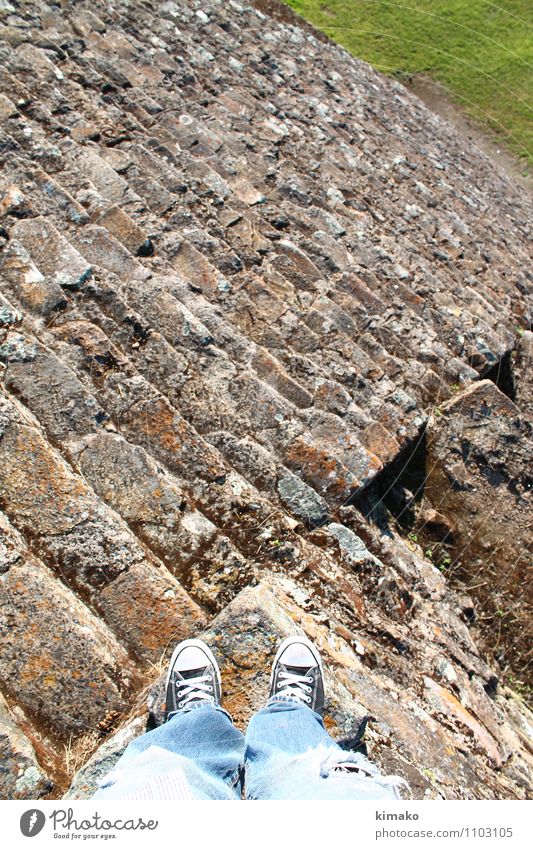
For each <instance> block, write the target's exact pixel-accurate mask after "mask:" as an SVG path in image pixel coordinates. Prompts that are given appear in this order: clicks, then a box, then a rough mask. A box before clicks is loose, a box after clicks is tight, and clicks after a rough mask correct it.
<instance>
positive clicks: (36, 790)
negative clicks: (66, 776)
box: [0, 695, 52, 799]
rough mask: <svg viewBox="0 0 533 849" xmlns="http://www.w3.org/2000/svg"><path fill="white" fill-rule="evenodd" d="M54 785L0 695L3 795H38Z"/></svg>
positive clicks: (0, 796) (0, 793)
mask: <svg viewBox="0 0 533 849" xmlns="http://www.w3.org/2000/svg"><path fill="white" fill-rule="evenodd" d="M51 787H52V782H51V781H50V779H49V778H48V777H47V776H46V775H45V774H44V773H43V771H42V769H41V768H40V766H39V763H38V761H37V758H36V756H35V751H34V749H33V746H32V744H31V743H30V741H29V740H28V738H27V737H26V736H25V735H24V734H23V732H22V731H21V729H20V728H18V727H17V725H16V724H15V723H14V722H13V720H12V718H11V717H10V715H9V710H8V707H7V705H6V702H5V699H4V698H3V696H1V695H0V799H38V798H39V797H40V796H44V794H45V793H47V792H48V791H49V790H50V789H51Z"/></svg>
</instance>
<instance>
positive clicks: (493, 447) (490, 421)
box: [424, 380, 533, 666]
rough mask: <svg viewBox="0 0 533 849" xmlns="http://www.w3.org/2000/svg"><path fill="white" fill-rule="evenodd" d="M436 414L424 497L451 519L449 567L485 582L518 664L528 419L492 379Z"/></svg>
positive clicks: (527, 616) (523, 611)
mask: <svg viewBox="0 0 533 849" xmlns="http://www.w3.org/2000/svg"><path fill="white" fill-rule="evenodd" d="M438 413H439V415H438V416H437V415H434V416H433V417H432V418H431V420H430V424H429V426H428V431H427V437H428V443H427V444H428V453H427V460H428V463H427V469H428V474H427V479H426V486H425V490H424V495H425V497H426V499H427V500H428V501H429V502H430V503H432V504H438V509H439V511H440V512H441V513H442V514H444V516H446V517H448V519H449V527H450V531H449V533H448V534H447V537H448V542H449V548H450V550H451V551H452V552H453V555H454V564H453V566H454V568H456V569H458V570H459V569H460V570H461V571H462V573H463V574H464V575H465V577H466V578H467V579H468V580H469V582H470V583H471V584H472V585H473V584H475V583H476V582H478V583H479V582H482V583H483V582H485V583H486V584H487V585H488V586H487V589H486V591H485V593H484V602H485V607H486V606H487V605H490V607H489V609H491V610H492V612H493V614H494V615H495V618H496V621H498V619H499V621H500V631H501V629H502V628H505V629H509V628H511V629H512V634H513V637H514V639H513V645H512V647H511V649H510V650H511V651H513V652H514V653H515V655H517V663H518V662H519V661H521V665H522V666H524V662H525V661H527V659H528V654H529V659H531V640H530V633H529V629H530V627H531V621H532V617H533V587H532V586H531V571H530V570H531V553H532V551H533V529H532V523H531V516H532V506H533V505H532V497H533V494H532V485H533V477H532V474H531V468H532V467H531V459H532V453H531V446H532V435H533V422H532V421H531V420H530V419H528V418H527V417H526V416H524V415H523V414H522V413H521V412H520V410H519V408H518V407H517V406H516V405H515V404H514V403H513V402H512V401H511V400H510V399H509V398H508V397H507V396H506V395H504V394H503V393H502V392H500V390H499V389H498V388H497V387H496V386H495V385H494V383H492V382H491V381H490V380H482V381H480V382H479V383H475V384H474V385H473V386H471V387H470V388H469V389H467V390H465V391H464V392H460V393H458V394H457V395H456V396H455V397H454V398H452V399H451V400H450V401H447V402H446V403H445V404H442V405H441V407H440V408H439V410H438ZM502 620H503V621H502ZM496 637H497V639H498V636H497V635H496ZM498 642H500V640H499V639H498ZM505 642H506V641H504V645H505ZM500 652H501V653H502V654H505V648H504V647H503V646H502V648H501V650H500Z"/></svg>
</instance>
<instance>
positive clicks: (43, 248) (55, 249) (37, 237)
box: [11, 218, 92, 289]
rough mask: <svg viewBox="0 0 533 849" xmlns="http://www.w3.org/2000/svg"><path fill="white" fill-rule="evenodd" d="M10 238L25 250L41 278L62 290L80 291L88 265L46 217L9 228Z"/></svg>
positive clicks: (88, 268)
mask: <svg viewBox="0 0 533 849" xmlns="http://www.w3.org/2000/svg"><path fill="white" fill-rule="evenodd" d="M11 235H12V236H14V238H15V239H17V240H18V241H19V242H20V243H21V244H22V245H23V247H24V248H25V249H26V250H27V251H28V253H29V254H30V256H31V257H32V260H33V261H34V262H35V264H36V265H37V266H38V268H39V270H40V271H41V273H42V274H43V275H44V277H45V278H47V279H48V280H50V281H51V283H52V285H57V286H60V287H61V288H63V289H81V288H82V286H83V284H84V283H85V282H86V281H87V280H88V279H89V277H90V276H91V274H92V266H91V265H90V264H89V263H87V262H86V261H85V260H84V258H83V257H82V256H81V254H80V253H78V251H77V250H75V248H73V247H72V245H71V244H70V242H68V241H67V239H65V237H64V236H62V235H61V234H60V233H59V232H58V231H57V230H56V228H55V227H54V226H53V225H52V224H50V222H49V221H47V219H46V218H27V219H25V220H22V221H19V222H18V223H17V224H15V226H14V227H12V228H11Z"/></svg>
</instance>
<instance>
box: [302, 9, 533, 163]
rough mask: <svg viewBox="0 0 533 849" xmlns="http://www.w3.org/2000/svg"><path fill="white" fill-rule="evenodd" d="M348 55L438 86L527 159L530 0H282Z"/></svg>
mask: <svg viewBox="0 0 533 849" xmlns="http://www.w3.org/2000/svg"><path fill="white" fill-rule="evenodd" d="M286 2H288V4H289V5H290V6H291V7H292V8H293V9H294V10H295V11H296V12H298V13H299V14H301V15H302V16H303V17H304V18H306V19H307V20H309V21H310V22H311V23H313V24H314V25H315V26H317V27H318V28H319V29H321V30H323V31H324V32H325V33H326V34H327V35H329V36H330V37H331V38H333V39H334V40H335V41H338V42H339V43H340V44H342V45H343V46H344V47H346V48H347V49H348V50H350V52H351V53H353V54H354V55H355V56H358V57H359V58H361V59H364V60H365V61H367V62H369V63H370V64H371V65H373V66H374V67H375V68H376V69H377V70H380V71H383V72H384V73H387V74H390V75H392V76H394V77H396V78H397V79H400V80H405V79H406V78H407V77H410V76H413V75H416V74H419V75H422V76H424V77H429V78H430V79H431V80H433V81H434V82H435V83H437V84H438V85H439V87H440V86H442V89H441V90H442V93H443V94H445V95H446V96H447V97H449V98H450V99H452V100H453V101H454V102H456V103H457V104H460V105H461V106H462V107H463V108H464V109H465V110H466V111H467V112H468V113H469V114H470V115H471V116H472V117H473V118H474V119H475V120H476V121H477V122H478V123H479V124H480V125H481V126H482V127H485V128H487V127H488V128H490V129H491V130H493V131H494V132H495V133H496V135H497V137H498V139H499V141H501V142H503V143H504V144H505V145H506V147H507V148H508V149H510V150H511V151H513V152H514V153H515V154H517V155H518V156H519V157H521V158H522V159H523V162H524V167H525V166H526V165H527V164H529V165H531V164H532V163H533V2H532V0H500V3H499V4H497V3H492V2H488V0H397V2H388V0H286Z"/></svg>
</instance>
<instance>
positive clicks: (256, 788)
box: [244, 697, 403, 799]
mask: <svg viewBox="0 0 533 849" xmlns="http://www.w3.org/2000/svg"><path fill="white" fill-rule="evenodd" d="M245 742H246V748H245V754H244V759H245V774H246V798H247V799H398V798H400V797H399V793H398V787H399V786H401V785H402V783H403V782H402V779H399V778H397V777H396V776H389V777H386V776H382V775H381V774H380V772H379V770H378V768H377V767H376V766H374V765H373V764H372V763H370V761H369V760H368V759H367V758H365V757H364V755H361V754H357V753H354V752H347V751H344V750H343V749H341V748H340V746H338V745H337V744H336V743H335V742H334V740H332V739H331V737H330V736H329V734H328V733H327V731H326V729H325V727H324V723H323V721H322V718H321V717H320V716H319V715H318V714H317V713H314V712H313V711H312V710H311V709H310V708H308V707H307V706H306V705H304V704H301V703H299V702H297V701H295V700H291V699H282V698H279V697H275V698H273V699H270V701H269V702H268V704H267V706H266V707H265V708H263V709H262V710H260V711H259V713H257V714H256V715H255V716H254V717H252V719H251V720H250V724H249V726H248V730H247V732H246V738H245ZM347 764H348V765H349V766H350V769H349V770H347V769H346V765H347Z"/></svg>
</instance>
